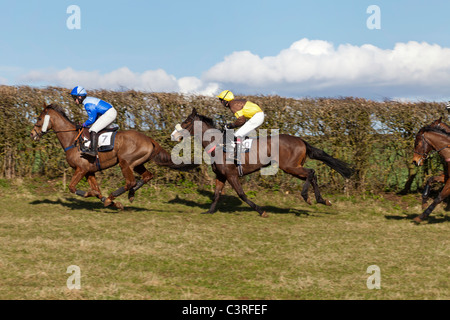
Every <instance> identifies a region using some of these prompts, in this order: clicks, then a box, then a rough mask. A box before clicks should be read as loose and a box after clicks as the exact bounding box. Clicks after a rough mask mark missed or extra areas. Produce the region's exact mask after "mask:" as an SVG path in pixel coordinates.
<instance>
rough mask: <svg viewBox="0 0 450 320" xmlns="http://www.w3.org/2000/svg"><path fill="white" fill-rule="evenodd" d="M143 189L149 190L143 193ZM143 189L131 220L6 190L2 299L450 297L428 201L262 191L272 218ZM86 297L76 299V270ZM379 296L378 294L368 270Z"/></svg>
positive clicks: (38, 191) (242, 207)
mask: <svg viewBox="0 0 450 320" xmlns="http://www.w3.org/2000/svg"><path fill="white" fill-rule="evenodd" d="M140 191H141V190H140ZM211 195H212V193H211V191H201V192H199V193H194V192H190V191H189V190H187V191H186V190H185V189H183V190H179V191H177V189H174V188H167V189H161V188H157V187H155V186H145V187H144V188H143V190H142V192H140V193H138V194H137V197H136V200H135V202H134V203H132V204H130V203H129V202H128V200H127V199H126V196H123V197H121V198H120V199H121V200H122V203H123V204H124V205H125V206H126V209H125V210H124V211H117V210H114V209H109V208H104V207H103V205H102V204H101V203H100V202H99V201H98V200H97V199H83V198H79V197H76V196H72V195H71V194H69V192H68V191H66V192H64V191H55V190H53V189H51V188H47V187H46V186H40V187H37V186H34V187H31V188H30V187H28V186H24V184H23V183H22V184H21V183H18V184H16V185H8V184H7V183H2V184H0V246H1V248H2V249H1V251H0V299H133V300H134V299H165V300H180V299H183V300H184V299H200V300H210V299H217V300H222V299H233V300H234V299H273V300H278V299H283V300H305V299H307V300H309V299H319V300H322V299H450V285H449V279H450V213H446V212H445V211H444V209H443V207H442V206H440V207H438V209H436V210H435V212H434V213H433V214H432V219H430V221H429V222H428V223H425V224H422V225H415V224H413V223H412V222H411V218H412V217H414V216H415V215H417V214H419V213H420V212H421V209H420V205H419V201H418V196H408V197H403V198H399V197H395V201H394V200H387V199H386V198H385V197H382V196H378V197H374V196H371V197H365V198H362V197H343V196H328V198H329V199H330V200H331V201H332V202H333V206H332V207H325V206H319V205H312V206H308V205H307V204H305V203H304V202H303V201H301V200H300V199H299V195H298V194H297V195H293V194H279V193H266V192H257V191H253V192H252V193H251V195H252V197H253V200H254V201H255V202H257V203H258V204H260V205H262V206H264V207H265V209H266V211H267V212H268V213H269V218H267V219H264V218H260V217H258V215H257V213H256V212H254V211H251V210H250V208H249V207H247V205H246V204H243V203H242V202H241V201H240V200H239V199H238V198H237V197H236V196H235V195H234V194H233V193H232V191H231V190H227V193H226V195H224V196H223V199H222V201H221V202H220V204H219V206H218V212H217V213H216V214H214V215H202V214H200V213H201V212H204V211H206V209H207V208H208V207H209V203H210V198H211ZM72 265H75V266H78V267H79V268H80V269H79V270H80V272H81V289H79V290H77V289H73V290H70V289H68V287H67V280H68V278H69V277H70V276H71V274H70V273H67V268H68V267H69V266H72ZM371 265H376V266H378V267H379V268H380V272H381V273H380V275H381V282H380V284H381V288H380V289H372V290H370V289H368V287H367V279H368V278H369V277H370V276H371V274H370V273H367V268H368V267H369V266H371Z"/></svg>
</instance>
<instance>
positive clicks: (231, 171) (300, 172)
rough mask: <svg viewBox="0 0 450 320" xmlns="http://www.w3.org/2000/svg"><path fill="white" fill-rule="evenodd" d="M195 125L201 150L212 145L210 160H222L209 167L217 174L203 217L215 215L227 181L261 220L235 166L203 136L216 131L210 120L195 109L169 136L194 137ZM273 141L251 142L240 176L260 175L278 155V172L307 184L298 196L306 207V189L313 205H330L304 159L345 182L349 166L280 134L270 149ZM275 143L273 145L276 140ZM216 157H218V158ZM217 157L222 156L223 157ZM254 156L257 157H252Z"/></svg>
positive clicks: (177, 138)
mask: <svg viewBox="0 0 450 320" xmlns="http://www.w3.org/2000/svg"><path fill="white" fill-rule="evenodd" d="M198 121H199V122H200V123H199V124H200V125H201V130H202V132H201V137H200V138H201V140H202V145H203V148H209V147H211V146H212V145H213V147H211V148H209V150H207V152H209V153H210V154H211V156H212V157H213V158H216V159H220V160H223V161H216V162H213V163H212V164H211V165H212V170H213V171H214V173H215V174H216V188H215V191H214V200H213V202H212V204H211V207H210V208H209V210H208V212H205V213H214V211H215V208H216V205H217V202H218V201H219V198H220V195H221V192H222V190H223V187H224V185H225V183H226V181H228V182H229V183H230V184H231V186H232V187H233V189H234V190H235V191H236V192H237V194H238V195H239V197H240V198H241V199H242V200H243V201H245V202H246V203H247V204H248V205H249V206H250V207H251V208H253V209H254V210H256V211H257V212H258V213H259V215H260V216H262V217H267V213H266V212H265V211H263V210H262V209H261V208H260V207H259V206H257V205H256V204H255V203H253V202H252V201H250V200H249V199H248V198H247V196H246V195H245V193H244V191H243V189H242V185H241V183H240V182H239V176H238V170H237V167H236V165H235V164H234V163H226V160H225V159H226V154H225V152H223V148H220V147H219V144H220V142H221V141H215V139H213V137H210V138H208V137H207V135H205V132H206V131H207V130H209V129H215V127H214V124H213V121H212V120H211V119H210V118H208V117H205V116H202V115H199V114H198V113H197V111H196V110H195V108H194V109H193V110H192V113H191V114H190V115H189V116H188V117H187V119H186V120H185V121H184V122H183V123H182V124H181V125H177V127H176V130H175V131H174V132H173V133H172V140H173V141H180V140H181V139H182V137H183V133H182V131H183V129H185V130H187V131H188V132H189V134H190V135H191V136H192V135H194V134H197V133H194V126H195V122H197V123H198ZM180 127H181V128H180ZM272 139H274V138H273V137H268V138H267V143H266V144H265V145H264V143H262V142H261V139H256V140H253V143H252V147H251V149H250V152H249V153H246V154H243V155H242V156H241V157H243V159H241V163H242V169H243V174H244V175H247V174H250V173H253V172H255V171H259V170H261V168H263V167H267V166H269V165H270V164H271V162H270V160H271V159H274V158H275V154H276V153H277V151H278V156H277V157H276V158H278V159H279V160H278V166H279V168H280V169H282V170H283V171H284V172H286V173H289V174H290V175H292V176H294V177H297V178H299V179H302V180H305V181H306V182H305V184H304V187H303V190H302V192H301V195H302V197H303V199H304V200H305V201H306V202H307V203H308V204H311V201H310V199H309V197H308V189H309V186H310V185H312V186H313V188H314V193H315V197H316V201H317V202H318V203H321V204H325V205H331V203H330V202H329V201H328V200H324V199H323V198H322V196H321V194H320V191H319V187H318V184H317V177H316V175H315V172H314V170H313V169H307V168H304V167H303V164H304V163H305V161H306V158H307V157H309V158H311V159H316V160H320V161H323V162H324V163H325V164H327V165H328V166H330V167H331V168H333V169H335V170H336V171H337V172H339V173H340V174H341V175H342V176H344V177H345V178H349V177H350V176H351V175H352V173H353V170H352V169H351V168H349V166H348V165H347V164H346V163H345V162H343V161H341V160H338V159H335V158H333V157H331V156H330V155H328V154H327V153H325V152H324V151H322V150H319V149H317V148H314V147H313V146H311V145H310V144H308V143H307V142H305V141H304V140H302V139H301V138H299V137H295V136H291V135H287V134H281V135H279V137H278V144H276V145H274V146H272ZM274 140H275V141H276V139H274ZM273 148H275V149H276V150H274V149H273ZM216 153H219V154H218V155H217V154H216ZM220 153H222V155H221V154H220ZM255 154H256V157H253V156H254V155H255ZM261 154H264V156H263V157H260V156H261ZM251 157H253V158H257V161H255V162H256V163H254V164H252V163H249V162H250V161H249V159H250V158H251ZM261 158H264V159H263V160H264V161H261Z"/></svg>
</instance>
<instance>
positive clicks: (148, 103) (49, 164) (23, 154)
mask: <svg viewBox="0 0 450 320" xmlns="http://www.w3.org/2000/svg"><path fill="white" fill-rule="evenodd" d="M89 95H91V96H95V97H98V98H100V99H104V100H105V101H108V102H109V103H111V104H113V105H114V106H115V108H116V109H117V111H118V117H117V124H118V125H119V126H120V128H121V129H122V130H127V129H135V130H138V131H142V132H144V133H145V134H147V135H149V136H151V137H152V138H154V139H155V140H156V141H158V142H159V143H160V144H161V145H162V146H163V147H164V148H165V149H166V150H167V151H169V152H170V150H171V149H172V148H173V147H174V145H175V143H174V142H172V141H170V134H171V132H172V131H173V129H174V126H175V124H177V123H179V122H181V121H182V120H184V119H185V118H186V116H187V115H188V114H189V113H190V112H191V110H192V108H193V107H195V108H197V110H198V112H199V113H201V114H204V115H206V116H209V117H212V118H213V119H214V120H215V121H216V124H217V126H218V127H221V126H222V125H223V124H224V123H225V122H229V121H232V120H233V115H232V114H231V113H230V112H229V110H227V109H225V108H224V107H223V106H222V105H221V104H220V103H219V101H218V99H217V98H214V97H205V96H193V95H182V94H176V93H144V92H137V91H133V90H130V91H124V92H116V91H107V90H90V91H89ZM241 98H246V99H249V100H251V101H253V102H255V103H257V104H259V105H260V106H261V107H262V109H263V110H264V111H265V113H266V119H265V123H264V125H263V126H262V127H261V129H279V130H280V133H288V134H293V135H298V136H301V137H303V138H304V139H305V140H307V141H308V142H309V143H311V144H312V145H314V146H316V147H318V148H320V149H323V150H325V151H326V152H328V153H329V154H331V155H333V156H334V157H336V158H339V159H342V160H344V161H346V162H348V163H350V164H351V165H352V166H353V167H354V168H355V170H356V174H355V175H354V177H352V178H351V179H350V180H348V181H345V180H344V179H343V178H342V177H341V176H339V175H338V174H337V173H336V172H334V171H332V170H330V169H329V168H328V167H326V166H325V165H323V164H322V163H321V162H317V161H312V160H311V161H308V162H307V163H306V166H307V167H310V168H314V169H315V170H316V172H317V174H318V180H319V184H320V185H321V187H322V189H325V190H326V191H328V192H334V191H336V192H343V191H345V192H347V193H348V192H351V193H355V192H357V193H361V192H371V193H376V192H384V191H410V190H413V191H414V190H417V189H419V188H421V187H422V185H423V183H424V179H425V178H426V177H427V176H428V175H431V174H435V173H437V172H438V171H439V170H441V163H440V160H439V159H438V157H436V156H435V157H433V158H431V159H430V160H429V161H428V163H427V164H426V166H425V167H423V168H419V169H417V168H415V167H413V166H412V164H411V158H412V153H413V145H414V137H415V134H416V133H417V131H418V130H419V129H420V127H422V126H424V125H425V124H429V123H430V122H431V121H433V120H434V119H437V118H439V117H441V116H443V117H444V118H443V119H444V121H445V120H446V119H447V118H446V117H447V115H446V111H445V106H444V104H442V103H436V102H415V103H403V102H396V101H384V102H375V101H371V100H365V99H360V98H351V97H349V98H339V99H329V98H305V99H292V98H283V97H279V96H241ZM51 103H56V104H59V105H61V106H62V107H63V108H64V109H65V110H66V113H67V115H68V116H69V117H70V118H71V119H73V120H74V121H76V122H83V121H84V120H86V117H87V116H86V113H85V111H84V109H83V107H82V106H78V105H75V104H74V103H73V101H72V99H71V98H70V96H69V90H68V89H64V88H57V87H47V88H33V87H28V86H19V87H10V86H0V155H1V157H0V166H1V167H0V168H1V171H0V178H4V179H14V178H23V177H33V176H43V177H46V178H49V179H54V178H59V177H63V175H64V174H65V173H69V172H71V171H68V168H69V167H68V165H67V163H66V161H65V157H64V152H63V150H62V148H61V146H60V145H59V142H58V141H57V139H56V137H55V136H54V135H52V134H48V135H46V136H45V137H44V138H43V139H42V140H41V141H39V142H33V141H31V139H30V138H29V134H30V131H31V129H32V127H33V125H34V122H35V117H36V116H37V115H39V114H40V112H41V111H42V110H43V106H44V105H47V104H51ZM147 167H148V168H149V169H151V170H153V171H154V172H155V173H156V174H155V179H154V182H153V183H155V184H167V183H177V182H178V181H180V180H184V181H190V182H192V183H194V184H196V185H199V186H204V185H212V184H213V181H214V180H213V176H214V175H213V173H212V171H211V169H210V168H209V166H207V165H205V164H204V165H202V166H201V167H200V168H199V169H198V170H195V171H193V172H187V173H186V172H178V171H174V170H169V169H166V168H161V167H157V166H156V165H154V164H149V165H148V166H147ZM109 174H110V175H111V176H113V177H114V179H116V181H117V179H121V177H120V172H119V171H118V170H115V169H110V171H106V173H105V175H109ZM243 180H244V183H245V184H247V185H251V186H252V187H256V186H260V187H265V188H272V189H276V190H294V189H298V188H299V185H301V184H303V182H302V181H298V180H297V179H294V178H292V177H290V176H288V175H286V174H284V173H280V174H278V175H277V176H261V175H259V174H253V175H252V176H251V177H248V176H247V177H245V178H243Z"/></svg>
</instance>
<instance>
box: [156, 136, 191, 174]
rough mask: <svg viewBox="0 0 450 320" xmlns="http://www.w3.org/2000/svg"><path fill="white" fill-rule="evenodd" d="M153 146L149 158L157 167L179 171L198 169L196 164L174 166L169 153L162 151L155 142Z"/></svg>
mask: <svg viewBox="0 0 450 320" xmlns="http://www.w3.org/2000/svg"><path fill="white" fill-rule="evenodd" d="M153 146H154V147H153V152H152V155H151V156H150V158H151V159H152V160H153V161H154V162H155V163H156V164H157V165H159V166H164V167H169V168H171V169H175V170H181V171H188V170H192V169H195V168H197V167H198V164H184V163H181V164H175V163H174V162H173V160H172V156H171V155H170V153H168V152H167V151H166V150H164V149H163V147H161V146H160V145H159V144H158V143H157V142H156V141H153Z"/></svg>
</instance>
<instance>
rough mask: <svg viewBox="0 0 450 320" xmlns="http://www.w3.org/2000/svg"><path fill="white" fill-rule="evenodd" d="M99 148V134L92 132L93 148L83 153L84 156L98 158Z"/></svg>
mask: <svg viewBox="0 0 450 320" xmlns="http://www.w3.org/2000/svg"><path fill="white" fill-rule="evenodd" d="M97 146H98V134H97V132H94V131H91V147H90V148H89V150H88V151H85V152H83V154H84V155H88V156H91V157H96V156H97Z"/></svg>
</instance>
